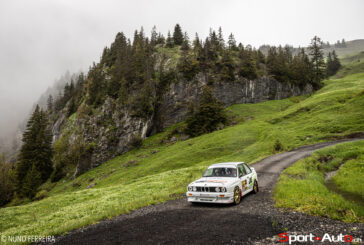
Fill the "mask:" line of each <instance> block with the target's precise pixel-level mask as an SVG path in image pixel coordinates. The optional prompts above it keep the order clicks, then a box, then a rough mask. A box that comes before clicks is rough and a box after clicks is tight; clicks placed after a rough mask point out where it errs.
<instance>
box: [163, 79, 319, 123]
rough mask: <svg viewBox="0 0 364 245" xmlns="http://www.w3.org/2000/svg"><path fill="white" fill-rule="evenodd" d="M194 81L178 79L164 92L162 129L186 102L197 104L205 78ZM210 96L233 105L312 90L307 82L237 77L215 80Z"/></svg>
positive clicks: (179, 115)
mask: <svg viewBox="0 0 364 245" xmlns="http://www.w3.org/2000/svg"><path fill="white" fill-rule="evenodd" d="M197 81H198V82H186V81H179V82H177V83H174V84H171V86H170V88H169V91H168V92H167V93H166V94H165V96H164V99H163V104H162V106H161V108H160V111H159V113H161V114H162V118H163V120H162V122H163V128H165V127H169V126H171V125H172V124H175V123H177V122H181V121H183V120H184V119H185V116H186V113H187V108H188V105H189V103H190V101H193V102H194V103H198V100H199V95H200V94H201V92H202V87H203V86H204V85H206V84H207V83H208V82H207V79H206V77H205V76H203V75H199V77H198V79H197ZM211 86H212V87H213V91H214V95H215V97H216V98H218V99H219V100H220V101H221V102H222V103H224V105H225V106H230V105H233V104H245V103H258V102H263V101H267V100H280V99H284V98H288V97H292V96H298V95H303V94H309V93H312V91H313V88H312V86H311V85H310V84H307V85H306V86H305V87H304V88H300V87H298V86H295V85H292V84H282V83H280V82H278V81H276V80H274V79H272V78H268V77H262V78H258V79H256V80H247V79H241V80H237V81H233V82H226V81H224V82H215V83H214V84H213V85H211Z"/></svg>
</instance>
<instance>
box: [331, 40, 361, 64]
mask: <svg viewBox="0 0 364 245" xmlns="http://www.w3.org/2000/svg"><path fill="white" fill-rule="evenodd" d="M333 50H335V52H336V53H337V55H339V57H340V58H341V59H345V58H346V57H348V56H353V55H355V54H357V53H359V52H361V51H363V50H364V39H357V40H352V41H346V42H345V45H344V46H339V47H337V46H335V44H331V45H330V47H325V48H324V51H325V53H326V54H327V53H328V52H332V51H333Z"/></svg>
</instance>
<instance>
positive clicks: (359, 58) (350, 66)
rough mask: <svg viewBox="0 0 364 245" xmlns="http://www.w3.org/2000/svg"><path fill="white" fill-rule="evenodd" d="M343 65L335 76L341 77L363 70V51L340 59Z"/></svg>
mask: <svg viewBox="0 0 364 245" xmlns="http://www.w3.org/2000/svg"><path fill="white" fill-rule="evenodd" d="M340 61H341V63H342V64H343V65H344V66H343V67H342V68H341V69H340V70H339V72H338V73H337V74H336V75H335V77H336V78H342V77H345V76H347V75H349V74H355V73H358V72H362V71H364V51H362V52H360V53H358V54H356V55H352V56H347V57H346V58H343V59H340Z"/></svg>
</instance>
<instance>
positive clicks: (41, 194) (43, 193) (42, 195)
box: [34, 190, 48, 200]
mask: <svg viewBox="0 0 364 245" xmlns="http://www.w3.org/2000/svg"><path fill="white" fill-rule="evenodd" d="M47 196H48V192H47V191H46V190H41V191H40V192H38V193H37V194H36V195H35V197H34V200H42V199H44V198H46V197H47Z"/></svg>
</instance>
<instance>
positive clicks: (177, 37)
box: [173, 24, 183, 45]
mask: <svg viewBox="0 0 364 245" xmlns="http://www.w3.org/2000/svg"><path fill="white" fill-rule="evenodd" d="M173 43H174V44H175V45H182V43H183V33H182V29H181V26H180V25H179V24H176V25H175V27H174V32H173Z"/></svg>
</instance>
